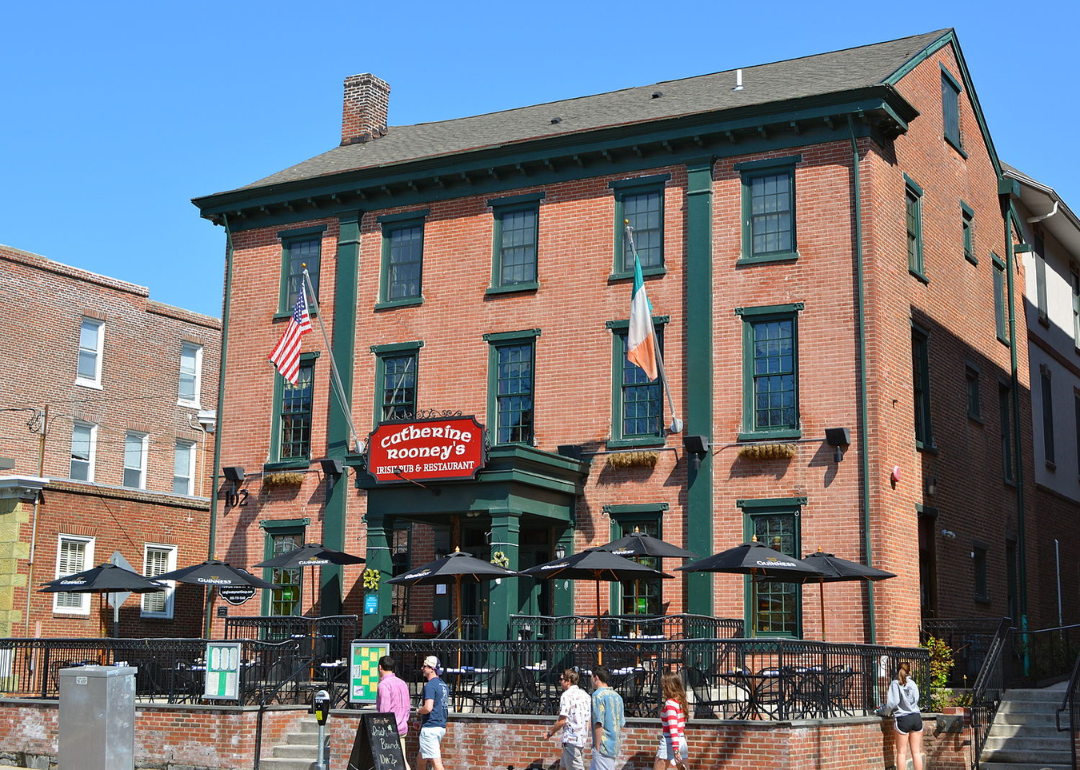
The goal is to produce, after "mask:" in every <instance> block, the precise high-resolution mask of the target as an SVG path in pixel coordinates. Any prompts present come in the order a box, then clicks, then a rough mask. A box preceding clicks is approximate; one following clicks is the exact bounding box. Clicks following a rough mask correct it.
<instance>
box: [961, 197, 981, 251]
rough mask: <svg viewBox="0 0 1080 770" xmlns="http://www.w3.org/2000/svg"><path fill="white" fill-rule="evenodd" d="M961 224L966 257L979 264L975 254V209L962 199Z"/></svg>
mask: <svg viewBox="0 0 1080 770" xmlns="http://www.w3.org/2000/svg"><path fill="white" fill-rule="evenodd" d="M960 226H961V228H962V231H963V237H964V259H966V260H967V261H968V262H970V263H971V264H973V265H977V264H979V259H978V257H976V256H975V211H974V209H972V208H971V207H970V206H968V205H967V204H966V203H964V202H963V201H960Z"/></svg>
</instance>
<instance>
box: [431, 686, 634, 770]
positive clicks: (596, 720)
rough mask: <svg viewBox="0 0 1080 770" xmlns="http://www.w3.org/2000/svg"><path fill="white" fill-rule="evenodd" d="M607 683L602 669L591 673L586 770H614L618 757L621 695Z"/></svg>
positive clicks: (622, 722)
mask: <svg viewBox="0 0 1080 770" xmlns="http://www.w3.org/2000/svg"><path fill="white" fill-rule="evenodd" d="M610 680H611V675H610V674H609V673H608V670H607V669H606V668H604V667H603V666H597V667H596V668H595V669H594V670H593V675H592V683H593V694H592V724H593V750H592V763H591V764H590V765H589V770H615V760H616V758H618V756H619V744H620V742H621V738H622V729H623V727H624V726H625V725H626V714H625V712H624V710H623V699H622V696H620V695H619V693H617V692H615V691H614V690H612V689H611V688H610V687H608V682H609V681H610ZM436 770H438V769H436Z"/></svg>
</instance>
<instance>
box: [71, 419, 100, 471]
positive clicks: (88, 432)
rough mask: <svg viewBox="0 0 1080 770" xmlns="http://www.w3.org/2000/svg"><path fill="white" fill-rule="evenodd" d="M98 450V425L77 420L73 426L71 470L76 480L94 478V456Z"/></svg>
mask: <svg viewBox="0 0 1080 770" xmlns="http://www.w3.org/2000/svg"><path fill="white" fill-rule="evenodd" d="M96 450H97V426H96V425H94V424H93V423H89V422H75V423H74V424H73V425H72V426H71V470H70V471H69V475H70V476H71V478H73V479H75V480H76V481H93V480H94V456H95V454H96Z"/></svg>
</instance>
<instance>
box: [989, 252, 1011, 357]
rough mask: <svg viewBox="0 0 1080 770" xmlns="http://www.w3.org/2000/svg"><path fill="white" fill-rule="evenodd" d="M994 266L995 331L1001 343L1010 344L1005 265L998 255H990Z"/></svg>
mask: <svg viewBox="0 0 1080 770" xmlns="http://www.w3.org/2000/svg"><path fill="white" fill-rule="evenodd" d="M990 261H991V262H992V263H993V265H994V331H995V333H996V334H997V338H998V340H999V341H1000V342H1003V343H1005V344H1006V345H1008V344H1009V330H1008V327H1007V326H1006V318H1005V313H1006V309H1005V263H1004V262H1002V261H1001V259H999V258H998V255H997V254H994V253H993V252H991V253H990Z"/></svg>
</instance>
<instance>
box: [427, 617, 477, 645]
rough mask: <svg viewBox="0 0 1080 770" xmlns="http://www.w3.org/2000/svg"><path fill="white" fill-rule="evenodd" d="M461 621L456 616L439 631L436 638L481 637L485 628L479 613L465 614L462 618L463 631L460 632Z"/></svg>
mask: <svg viewBox="0 0 1080 770" xmlns="http://www.w3.org/2000/svg"><path fill="white" fill-rule="evenodd" d="M458 627H459V621H458V619H457V618H454V619H453V620H451V621H450V622H449V623H447V624H446V627H445V628H443V629H442V630H441V631H439V633H438V634H436V635H435V638H436V639H458V638H461V639H480V638H481V631H482V629H483V627H482V625H481V618H480V616H479V615H464V616H462V618H461V620H460V628H461V633H460V635H459V634H458Z"/></svg>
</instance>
